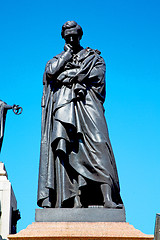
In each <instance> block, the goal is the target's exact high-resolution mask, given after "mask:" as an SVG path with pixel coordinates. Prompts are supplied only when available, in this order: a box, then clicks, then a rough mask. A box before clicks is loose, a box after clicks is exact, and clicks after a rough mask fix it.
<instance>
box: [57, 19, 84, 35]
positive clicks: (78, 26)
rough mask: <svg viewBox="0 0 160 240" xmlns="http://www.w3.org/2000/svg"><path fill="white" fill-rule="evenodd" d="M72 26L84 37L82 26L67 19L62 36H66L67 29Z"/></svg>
mask: <svg viewBox="0 0 160 240" xmlns="http://www.w3.org/2000/svg"><path fill="white" fill-rule="evenodd" d="M70 28H76V29H77V32H78V35H79V37H80V39H81V38H82V35H83V30H82V28H81V26H80V25H78V24H77V23H76V22H75V21H67V22H66V23H64V24H63V26H62V31H61V35H62V38H64V32H65V30H66V29H70Z"/></svg>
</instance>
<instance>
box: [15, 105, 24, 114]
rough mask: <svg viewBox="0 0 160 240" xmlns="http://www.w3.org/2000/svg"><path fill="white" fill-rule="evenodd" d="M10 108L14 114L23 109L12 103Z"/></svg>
mask: <svg viewBox="0 0 160 240" xmlns="http://www.w3.org/2000/svg"><path fill="white" fill-rule="evenodd" d="M12 110H13V112H14V113H15V114H16V115H19V114H21V113H22V110H23V109H22V107H20V106H19V105H16V104H14V105H13V107H12Z"/></svg>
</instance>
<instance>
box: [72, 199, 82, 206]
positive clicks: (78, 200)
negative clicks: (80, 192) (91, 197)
mask: <svg viewBox="0 0 160 240" xmlns="http://www.w3.org/2000/svg"><path fill="white" fill-rule="evenodd" d="M81 207H82V204H81V201H80V196H75V197H74V208H81Z"/></svg>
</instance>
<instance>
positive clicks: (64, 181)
mask: <svg viewBox="0 0 160 240" xmlns="http://www.w3.org/2000/svg"><path fill="white" fill-rule="evenodd" d="M64 53H65V52H62V53H61V54H59V55H57V56H55V57H54V58H53V59H51V60H50V61H49V62H48V63H47V65H46V68H45V73H44V78H43V84H44V89H43V97H42V128H41V129H42V132H41V135H42V138H41V152H40V166H39V184H38V205H39V206H40V207H66V206H67V207H69V206H70V204H69V200H71V199H73V197H74V196H76V195H80V194H82V195H83V193H84V192H85V191H83V189H85V188H86V187H87V186H89V187H91V186H92V188H94V189H95V192H96V186H100V184H103V183H107V184H109V185H110V186H111V188H112V193H113V194H112V195H113V196H112V197H113V200H114V201H115V202H116V203H121V202H122V200H121V197H120V188H119V180H118V174H117V168H116V164H115V159H114V155H113V151H112V147H111V143H110V140H109V135H108V129H107V124H106V120H105V117H104V108H103V103H104V100H105V70H106V67H105V62H104V60H103V58H102V57H101V56H100V55H99V52H97V51H96V50H93V49H90V48H86V49H81V51H80V52H78V53H77V54H76V55H74V57H73V60H72V61H69V62H66V63H65V65H64V66H63V68H62V67H61V68H59V65H60V62H61V60H62V58H63V56H64ZM93 186H94V187H93ZM86 192H87V191H86ZM86 192H85V193H86ZM94 196H95V197H96V193H95V194H94V195H93V198H94ZM96 198H97V197H96ZM99 198H100V197H99ZM84 199H86V196H85V194H84ZM97 199H98V198H97ZM93 203H94V199H93V202H92V201H91V204H93Z"/></svg>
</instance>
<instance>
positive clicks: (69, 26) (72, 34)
mask: <svg viewBox="0 0 160 240" xmlns="http://www.w3.org/2000/svg"><path fill="white" fill-rule="evenodd" d="M61 35H62V38H64V39H65V41H66V43H68V44H71V45H72V46H74V47H75V46H78V45H80V40H81V38H82V35H83V31H82V28H81V26H80V25H78V24H77V23H76V22H75V21H67V22H66V23H65V24H63V26H62V31H61Z"/></svg>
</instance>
